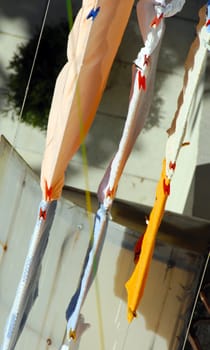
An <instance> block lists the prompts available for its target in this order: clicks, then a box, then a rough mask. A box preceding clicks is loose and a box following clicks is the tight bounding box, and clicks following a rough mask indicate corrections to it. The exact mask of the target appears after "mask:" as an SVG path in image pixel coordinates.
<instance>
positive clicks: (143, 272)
mask: <svg viewBox="0 0 210 350" xmlns="http://www.w3.org/2000/svg"><path fill="white" fill-rule="evenodd" d="M205 13H206V6H204V7H203V8H202V9H201V11H200V21H199V24H198V27H197V37H196V39H195V41H194V42H193V44H192V46H191V48H190V51H189V55H188V58H187V61H186V72H185V77H184V83H183V89H182V92H181V95H180V96H181V97H182V98H179V101H180V102H179V103H178V107H177V111H176V113H175V117H174V119H173V121H172V125H171V128H170V130H169V137H168V140H167V144H166V159H165V160H164V162H163V170H162V174H161V178H160V181H159V183H158V186H157V192H156V201H155V204H154V207H153V209H152V211H151V214H150V218H149V223H148V226H147V228H146V231H145V234H144V238H143V242H142V246H141V252H140V258H139V260H138V262H137V264H136V267H135V269H134V271H133V273H132V275H131V277H130V279H129V280H128V281H127V283H126V289H127V293H128V316H127V317H128V321H129V322H130V321H132V319H133V317H135V316H136V313H137V308H138V305H139V303H140V300H141V298H142V296H143V292H144V288H145V283H146V279H147V275H148V271H149V266H150V263H151V259H152V255H153V251H154V245H155V238H156V235H157V232H158V229H159V226H160V223H161V220H162V216H163V213H164V208H165V204H166V200H167V197H168V195H169V194H170V182H171V179H172V176H173V174H174V171H175V168H176V160H177V158H178V154H179V151H180V149H181V147H182V144H183V140H184V136H185V132H186V128H187V122H188V120H189V118H190V114H189V111H190V107H191V105H192V101H193V99H194V96H195V95H194V94H195V91H196V89H197V86H198V83H199V79H200V77H201V73H202V71H203V69H204V67H205V62H206V57H207V49H206V45H205V42H206V41H207V42H208V41H209V34H208V33H207V31H206V28H205V19H206V15H205ZM140 239H142V238H140Z"/></svg>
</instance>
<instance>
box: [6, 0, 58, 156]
mask: <svg viewBox="0 0 210 350" xmlns="http://www.w3.org/2000/svg"><path fill="white" fill-rule="evenodd" d="M50 2H51V0H47V4H46V8H45V11H44V16H43V19H42V24H41V29H40V33H39V37H38V41H37V45H36V50H35V53H34V57H33V61H32V65H31V69H30V73H29V77H28V81H27V84H26V88H25V92H24V96H23V102H22V105H21V110H20V113H19V115H18V124H17V127H16V130H15V135H14V139H13V144H12V150H11V151H13V149H14V148H15V145H16V140H17V134H18V130H19V126H20V122H21V120H22V116H23V111H24V108H25V104H26V99H27V97H28V91H29V87H30V84H31V79H32V75H33V71H34V67H35V63H36V60H37V55H38V51H39V47H40V43H41V39H42V35H43V31H44V27H45V24H46V19H47V14H48V11H49V6H50Z"/></svg>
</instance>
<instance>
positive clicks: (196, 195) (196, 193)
mask: <svg viewBox="0 0 210 350" xmlns="http://www.w3.org/2000/svg"><path fill="white" fill-rule="evenodd" d="M209 179H210V164H202V165H198V166H197V167H196V169H195V173H194V176H193V180H192V184H191V187H190V191H189V196H188V199H187V202H186V206H185V209H184V213H186V214H187V215H192V216H195V217H199V218H203V219H206V220H210V210H209V203H210V188H209Z"/></svg>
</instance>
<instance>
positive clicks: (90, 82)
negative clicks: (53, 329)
mask: <svg viewBox="0 0 210 350" xmlns="http://www.w3.org/2000/svg"><path fill="white" fill-rule="evenodd" d="M133 2H134V1H133V0H126V1H123V2H119V1H118V0H114V1H113V0H98V1H95V0H84V1H83V4H82V7H81V9H80V11H79V13H78V15H77V17H76V19H75V22H74V25H73V27H72V30H71V32H70V34H69V38H68V47H67V58H68V61H67V63H66V65H65V66H64V67H63V69H62V71H61V72H60V74H59V76H58V78H57V81H56V86H55V90H54V95H53V100H52V105H51V110H50V115H49V122H48V128H47V138H46V147H45V152H44V158H43V162H42V169H41V188H42V193H43V201H42V202H41V204H40V208H39V215H38V219H37V223H36V225H35V229H34V233H33V235H32V238H31V242H32V243H31V244H30V246H29V253H28V254H29V255H28V256H27V257H26V262H25V265H24V268H23V273H22V278H21V280H20V282H19V287H18V289H17V293H16V296H15V300H14V302H13V305H12V308H11V311H10V315H9V318H8V322H7V326H6V329H5V333H4V340H3V344H2V346H1V350H13V349H14V348H15V344H16V343H17V341H18V338H19V336H20V334H21V331H22V329H23V326H24V324H25V322H26V320H27V316H28V313H29V312H30V309H31V306H32V305H33V303H34V300H35V299H36V297H37V292H38V281H39V275H40V269H41V260H42V257H43V255H44V251H45V249H46V246H47V238H48V235H49V231H50V227H51V225H52V222H53V217H54V215H55V207H56V201H57V200H58V199H59V198H60V195H61V192H62V187H63V184H64V173H65V170H66V167H67V165H68V163H69V161H70V160H71V158H72V157H73V155H74V154H75V152H76V151H77V150H78V148H79V146H80V145H81V143H82V142H83V140H84V137H85V135H86V134H87V132H88V130H89V128H90V126H91V124H92V122H93V119H94V117H95V113H96V110H97V108H98V105H99V102H100V99H101V96H102V93H103V91H104V88H105V85H106V82H107V78H108V74H109V72H110V69H111V66H112V63H113V60H114V57H115V55H116V52H117V49H118V47H119V44H120V41H121V39H122V36H123V33H124V30H125V28H126V25H127V22H128V18H129V16H130V13H131V9H132V6H133ZM88 87H90V88H88ZM43 203H44V206H46V208H45V209H44V208H43ZM48 212H49V213H50V214H48ZM99 240H100V239H99ZM93 248H94V249H96V256H97V254H98V253H99V252H100V249H98V246H97V245H96V246H95V244H93ZM31 251H33V254H32V255H31ZM39 254H40V255H39ZM37 256H39V258H40V259H38V260H39V265H37V261H38V260H37ZM88 256H92V253H90V254H89V255H88ZM93 256H94V254H93ZM93 261H94V259H93ZM34 266H36V268H37V269H36V270H37V271H38V272H39V273H38V272H37V275H34V273H35V270H34ZM26 296H27V297H26Z"/></svg>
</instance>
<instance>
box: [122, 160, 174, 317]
mask: <svg viewBox="0 0 210 350" xmlns="http://www.w3.org/2000/svg"><path fill="white" fill-rule="evenodd" d="M165 169H166V162H165V159H164V161H163V166H162V173H161V178H160V180H159V182H158V185H157V189H156V200H155V203H154V207H153V209H152V211H151V214H150V218H149V223H148V226H147V229H146V231H145V234H144V239H143V242H142V249H141V254H140V258H139V260H138V262H137V264H136V267H135V269H134V271H133V274H132V275H131V277H130V279H129V280H128V281H127V283H126V285H125V286H126V289H127V293H128V314H127V318H128V322H131V321H132V319H133V317H136V310H137V308H138V305H139V302H140V300H141V298H142V296H143V292H144V287H145V282H146V279H147V275H148V271H149V266H150V262H151V259H152V255H153V250H154V245H155V238H156V235H157V232H158V228H159V226H160V223H161V220H162V217H163V214H164V209H165V204H166V200H167V198H168V195H169V193H170V180H169V179H167V177H166V174H165Z"/></svg>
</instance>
